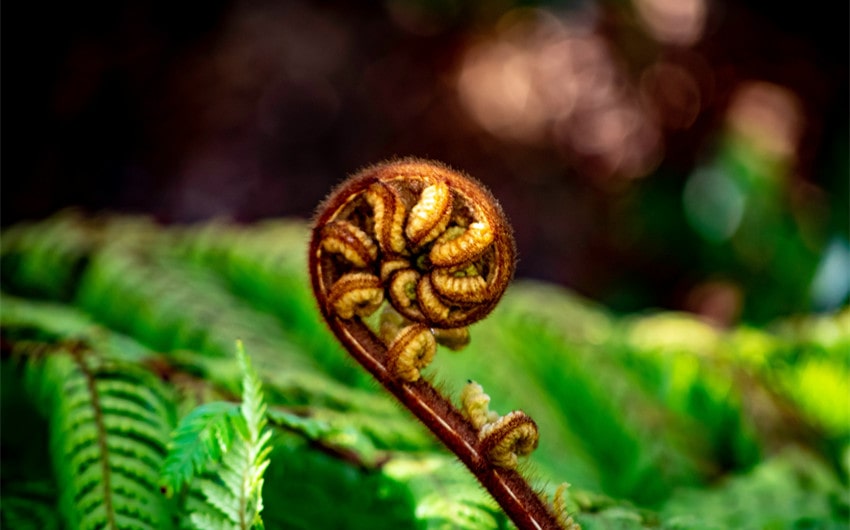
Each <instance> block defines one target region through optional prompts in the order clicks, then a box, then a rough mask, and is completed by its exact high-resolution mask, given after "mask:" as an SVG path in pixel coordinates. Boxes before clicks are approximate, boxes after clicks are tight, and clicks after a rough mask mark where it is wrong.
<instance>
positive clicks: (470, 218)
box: [310, 160, 516, 381]
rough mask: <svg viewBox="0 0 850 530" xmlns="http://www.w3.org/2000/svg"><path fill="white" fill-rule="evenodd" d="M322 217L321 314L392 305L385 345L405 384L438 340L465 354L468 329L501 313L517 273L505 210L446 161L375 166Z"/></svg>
mask: <svg viewBox="0 0 850 530" xmlns="http://www.w3.org/2000/svg"><path fill="white" fill-rule="evenodd" d="M320 210H321V214H320V217H319V219H318V220H317V223H316V230H315V231H314V234H313V240H312V242H311V246H310V253H311V254H310V259H311V264H312V265H313V267H311V269H312V271H313V287H314V289H315V291H316V293H317V295H318V297H319V300H320V304H321V306H322V307H321V310H322V311H323V313H324V315H325V317H326V318H328V319H332V318H335V317H337V318H341V319H353V318H357V317H359V318H366V317H368V316H370V315H372V314H373V313H375V312H376V311H377V310H378V309H379V308H380V307H381V306H382V305H383V304H384V302H387V304H388V305H389V308H388V309H387V310H385V311H383V312H382V313H381V316H380V319H381V329H382V331H381V338H382V339H383V340H384V342H385V344H386V346H387V347H388V348H389V349H390V351H391V352H392V353H391V354H390V356H389V357H390V361H389V364H390V369H391V371H392V372H393V374H394V375H395V376H397V377H399V378H401V379H404V380H407V381H415V380H416V379H418V378H419V370H420V369H421V368H422V367H424V366H425V365H427V364H428V362H429V361H430V360H431V358H432V357H433V355H434V352H435V350H436V345H437V343H440V344H444V345H446V346H448V347H450V348H452V349H458V348H461V347H463V346H464V345H465V343H466V342H467V341H468V337H469V335H468V332H467V331H466V329H465V328H466V326H468V325H469V324H471V323H473V322H476V321H478V320H480V319H481V318H483V317H484V316H486V315H487V314H488V313H489V312H490V311H491V310H492V309H493V307H494V306H495V305H496V303H497V302H498V301H499V298H501V296H502V294H503V293H504V292H505V289H506V288H507V286H508V284H509V283H510V280H511V278H512V276H513V272H514V265H515V261H516V250H515V248H514V241H513V236H512V234H511V229H510V225H509V224H508V222H507V220H506V218H505V215H504V213H503V212H502V209H501V207H500V206H499V204H498V203H497V202H496V200H495V199H494V198H493V196H492V195H491V194H490V193H489V192H488V191H487V190H486V189H485V188H484V187H483V186H482V185H481V184H480V183H478V182H477V181H475V180H473V179H472V178H470V177H467V176H465V175H462V174H460V173H458V172H456V171H453V170H451V169H449V168H448V167H446V166H444V165H442V164H437V163H434V162H426V161H421V160H402V161H397V162H389V163H385V164H381V165H377V166H373V167H370V168H368V169H366V170H364V171H362V172H360V173H359V174H357V175H355V176H354V177H352V178H351V179H349V180H348V181H346V182H345V183H344V184H343V185H342V186H340V187H339V188H337V189H336V190H335V191H334V192H333V193H332V194H331V195H330V197H329V198H328V199H327V200H326V201H325V204H324V206H323V207H322V208H321V209H320ZM392 313H396V314H397V315H398V316H395V315H393V314H392ZM388 322H389V323H388Z"/></svg>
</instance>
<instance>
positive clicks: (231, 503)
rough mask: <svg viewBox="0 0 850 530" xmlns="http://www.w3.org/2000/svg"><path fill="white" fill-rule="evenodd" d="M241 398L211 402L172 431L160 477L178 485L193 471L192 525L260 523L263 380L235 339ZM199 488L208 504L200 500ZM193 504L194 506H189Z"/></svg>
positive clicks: (264, 456) (242, 528)
mask: <svg viewBox="0 0 850 530" xmlns="http://www.w3.org/2000/svg"><path fill="white" fill-rule="evenodd" d="M237 356H238V360H239V364H240V366H241V368H242V403H241V405H235V404H231V403H221V402H215V403H208V404H206V405H201V406H200V407H198V408H196V409H195V410H193V411H192V412H190V413H189V415H187V416H186V418H184V419H183V421H181V423H180V425H179V426H178V428H177V429H176V430H175V432H174V435H173V436H172V442H171V444H170V445H169V448H170V452H169V455H168V458H167V459H166V465H165V466H164V469H163V478H162V481H163V483H164V484H165V485H166V488H167V489H168V490H170V491H175V490H177V489H178V488H182V486H183V484H184V483H188V482H189V481H190V480H191V479H192V477H193V476H195V477H197V479H196V480H194V481H193V482H192V488H191V491H190V492H189V498H188V501H187V508H188V511H189V517H188V521H189V523H190V524H191V525H192V526H193V527H194V528H210V529H237V530H248V529H250V528H262V527H263V524H262V519H261V518H260V512H262V510H263V502H262V489H263V474H264V473H265V470H266V468H267V467H268V465H269V463H270V459H269V453H270V452H271V444H270V439H271V435H272V431H271V429H269V428H268V419H267V417H266V413H267V405H266V403H265V400H264V398H263V390H262V383H261V382H260V379H259V377H258V376H257V373H256V372H255V371H254V369H253V367H252V366H251V362H250V360H249V359H248V357H247V355H246V354H245V351H244V347H243V346H242V343H241V342H239V343H237ZM199 493H200V494H201V495H202V496H203V498H204V501H205V506H198V503H197V500H196V499H197V496H198V494H199ZM189 505H195V507H192V508H189Z"/></svg>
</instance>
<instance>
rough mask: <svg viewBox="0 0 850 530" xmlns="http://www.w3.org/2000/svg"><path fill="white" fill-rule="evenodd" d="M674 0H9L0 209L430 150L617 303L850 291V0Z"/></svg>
mask: <svg viewBox="0 0 850 530" xmlns="http://www.w3.org/2000/svg"><path fill="white" fill-rule="evenodd" d="M671 1H672V0H655V1H649V0H644V1H643V2H641V1H637V0H636V1H635V2H625V1H600V2H590V1H587V2H551V3H546V2H542V3H537V2H512V1H508V0H501V1H489V0H479V1H471V2H460V1H452V0H434V1H427V0H410V1H402V0H396V1H385V2H372V3H368V2H341V1H336V2H334V1H328V2H306V1H304V2H270V1H251V0H244V1H242V0H233V1H225V0H216V1H209V2H196V1H187V2H155V1H142V0H139V1H129V2H112V3H97V2H93V3H84V5H82V4H80V3H64V2H62V3H60V2H55V3H54V2H6V3H5V4H4V5H3V12H2V77H3V83H2V116H3V121H2V125H3V128H2V210H1V211H0V213H2V224H3V226H8V225H10V224H12V223H16V222H19V221H21V220H25V219H38V218H43V217H45V216H49V215H51V214H53V213H55V212H57V211H59V210H61V209H63V208H66V207H69V206H78V207H82V208H84V209H85V210H87V211H90V212H93V213H94V212H100V211H104V210H107V211H116V212H133V213H145V214H150V215H153V216H154V217H155V218H156V219H158V220H159V221H161V222H164V223H175V222H192V221H199V220H203V219H208V218H211V217H229V218H232V219H234V220H237V221H245V222H249V221H252V220H256V219H261V218H267V217H273V216H275V217H276V216H299V217H309V216H310V215H311V213H312V211H313V208H315V206H316V205H317V204H318V202H319V201H320V200H321V199H322V198H323V196H324V195H325V194H326V193H327V192H328V191H329V190H330V189H331V187H332V186H333V185H334V184H335V183H336V182H339V181H340V180H341V179H343V178H344V177H345V176H346V175H348V174H351V173H353V172H355V171H356V170H357V169H359V168H361V167H363V166H365V165H368V164H371V163H374V162H377V161H380V160H383V159H386V158H389V157H393V156H407V155H415V156H421V157H428V158H435V159H439V160H442V161H444V162H446V163H448V164H450V165H452V166H454V167H456V168H458V169H462V170H465V171H467V172H469V173H470V174H472V175H474V176H476V177H477V178H479V179H480V180H482V181H483V182H485V183H486V184H487V185H488V186H490V187H491V189H492V190H493V192H494V194H495V195H496V196H497V197H498V198H499V199H500V200H501V202H502V204H503V206H504V208H505V210H506V211H507V213H508V215H509V217H510V218H511V220H512V222H513V223H514V226H515V231H516V236H517V240H518V247H519V250H520V262H519V271H518V275H519V276H521V277H530V278H538V279H544V280H549V281H554V282H557V283H559V284H562V285H564V286H567V287H569V288H572V289H575V290H577V291H578V292H579V293H580V294H582V295H585V296H589V297H592V298H594V299H596V300H599V301H601V302H603V303H605V304H607V305H609V306H610V307H612V308H614V309H616V310H620V311H634V310H640V309H643V308H646V307H665V308H671V309H685V310H690V311H694V312H696V313H699V314H702V315H703V316H705V317H706V318H708V319H709V320H711V321H713V322H715V323H717V324H719V325H728V324H732V323H735V322H737V321H739V320H740V319H743V320H745V321H750V322H755V323H761V322H769V321H771V320H772V319H774V318H777V317H781V316H785V315H788V314H793V313H801V312H807V311H812V310H828V309H832V308H835V307H836V306H839V305H842V304H845V303H846V300H847V293H846V292H843V294H842V291H841V290H842V289H845V291H846V289H847V287H846V283H847V282H845V281H843V280H842V278H841V276H842V267H843V265H845V264H847V260H848V259H850V258H847V255H848V252H850V251H847V232H848V208H847V202H848V162H847V160H848V105H847V103H848V90H850V88H848V32H847V29H848V6H846V5H841V3H840V2H835V3H832V2H828V3H827V2H824V3H816V4H801V3H788V2H781V3H777V2H767V1H756V0H750V1H745V2H731V1H729V2H722V1H714V2H708V1H707V0H706V1H698V0H693V1H692V2H690V3H688V2H684V3H682V2H676V1H672V3H671ZM683 5H684V6H697V7H698V8H700V6H701V8H702V9H703V11H702V13H703V16H701V17H697V18H696V19H693V18H691V19H688V18H687V16H686V15H687V14H685V15H683V14H682V13H680V12H676V9H677V8H676V6H679V7H678V9H679V11H681V9H682V8H681V6H683ZM671 6H672V7H671ZM665 10H666V11H665ZM671 10H672V11H671ZM659 13H661V14H660V15H659ZM671 13H672V14H671ZM653 16H654V17H656V19H655V20H656V22H657V24H659V25H660V26H658V25H656V26H653V25H652V23H651V21H652V17H653ZM659 17H660V18H659ZM677 17H678V18H677ZM682 17H685V18H682ZM693 20H697V21H698V23H699V27H700V28H701V29H700V30H698V31H695V32H692V34H687V31H685V33H683V31H684V30H683V29H682V28H685V29H687V28H688V27H689V26H688V24H689V23H690V22H693ZM648 21H649V22H648ZM659 21H660V22H659ZM665 24H666V26H665ZM658 27H661V30H659V29H658ZM665 27H666V31H667V33H664V31H665V29H664V28H665ZM659 31H660V33H659ZM670 35H672V37H671V36H670ZM565 58H567V59H568V60H567V59H565ZM748 161H749V162H748ZM705 167H710V168H715V169H717V168H721V169H720V170H718V171H720V173H722V174H723V175H726V176H725V177H724V179H725V180H723V182H727V181H729V182H733V183H737V184H735V186H737V187H735V186H733V189H739V190H744V191H743V192H742V193H743V196H744V197H745V198H746V200H745V201H744V202H743V204H744V207H743V210H742V211H743V212H744V213H743V214H741V215H742V216H743V217H741V218H740V219H743V220H740V228H739V229H737V230H733V231H732V233H726V232H724V233H723V234H721V235H720V236H718V235H717V233H716V231H715V233H714V235H712V232H711V230H712V228H711V226H709V227H708V228H706V227H702V228H700V227H699V226H697V225H698V224H699V221H694V219H695V218H699V213H698V212H697V214H694V212H693V211H689V208H691V209H694V208H695V209H697V210H699V209H700V208H702V206H700V205H701V204H703V201H704V204H705V205H707V206H706V208H707V209H706V210H705V211H706V212H707V213H706V214H705V215H706V216H708V217H707V218H708V219H711V218H712V216H714V215H715V213H713V212H718V211H719V212H725V211H727V210H726V209H725V208H727V206H724V205H726V204H727V202H728V204H731V205H734V204H737V203H736V202H735V201H736V200H737V199H735V197H737V196H729V197H727V196H725V195H723V194H722V193H721V194H719V195H718V196H717V197H719V199H717V197H715V199H717V200H715V202H716V203H717V204H714V203H712V202H711V201H712V197H713V196H705V197H703V195H702V192H701V191H700V190H702V189H703V188H700V187H699V186H697V185H696V184H695V185H693V186H691V188H688V182H703V181H704V182H717V179H714V180H711V179H708V180H706V179H703V181H700V180H699V178H697V177H695V175H700V174H701V173H699V171H700V168H705ZM720 173H718V174H720ZM721 188H722V187H721ZM688 189H691V190H692V191H693V190H697V191H694V192H693V193H692V194H691V195H690V197H691V199H690V201H691V202H690V203H689V202H688V200H689V199H687V198H686V197H687V196H688V192H687V191H686V190H688ZM707 189H709V191H710V190H712V189H714V188H711V187H710V186H709V188H707ZM719 189H720V188H719ZM722 189H726V188H722ZM709 195H711V194H710V193H709ZM732 195H734V193H733V194H732ZM694 197H696V198H694ZM724 197H726V198H724ZM727 198H728V201H727V200H726V199H727ZM695 201H696V202H695ZM689 205H690V206H689ZM712 208H713V209H712ZM694 215H696V216H697V217H694ZM729 215H730V219H732V218H734V219H738V217H735V215H733V214H729ZM710 224H711V223H709V225H710ZM733 224H734V223H733ZM736 226H738V225H736ZM706 230H707V231H708V232H707V233H708V235H706ZM721 231H722V230H721ZM748 234H749V235H748ZM842 260H844V261H842ZM825 263H830V264H831V265H830V267H831V268H830V267H827V266H826V265H825ZM836 264H837V265H836ZM825 270H827V271H832V273H831V275H830V274H827V273H825V272H824V271H825ZM846 270H847V269H843V272H845V273H846ZM836 271H837V273H836ZM824 278H826V279H824ZM818 282H820V283H818ZM817 286H819V287H817ZM818 293H820V294H818ZM824 293H828V294H824ZM829 293H831V295H829Z"/></svg>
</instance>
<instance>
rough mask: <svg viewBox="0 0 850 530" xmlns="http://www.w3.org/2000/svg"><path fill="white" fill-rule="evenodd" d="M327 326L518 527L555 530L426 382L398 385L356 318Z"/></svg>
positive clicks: (547, 514) (539, 503)
mask: <svg viewBox="0 0 850 530" xmlns="http://www.w3.org/2000/svg"><path fill="white" fill-rule="evenodd" d="M330 325H331V327H332V329H333V331H334V333H335V334H336V335H337V337H339V338H340V339H341V340H342V342H343V343H344V345H345V346H346V349H347V350H348V352H349V353H350V354H351V355H353V356H354V358H355V359H357V361H358V362H359V363H360V364H361V365H362V366H363V367H364V368H365V369H366V370H368V371H369V373H371V374H372V376H373V377H374V378H375V379H377V380H378V381H380V382H381V384H382V385H383V386H384V388H386V389H387V390H388V391H389V392H391V393H392V394H393V396H395V397H396V399H398V400H399V401H400V402H401V403H402V404H404V406H405V407H407V408H408V409H409V410H410V411H411V412H412V413H413V414H414V416H416V418H417V419H418V420H419V421H421V422H422V423H423V424H424V425H425V426H426V427H428V429H429V430H431V432H433V433H434V435H435V436H437V438H438V439H439V440H440V441H441V442H442V443H443V444H444V445H445V446H446V447H448V449H449V450H450V451H452V452H453V453H454V454H455V455H456V456H457V457H458V458H459V459H460V461H461V462H463V463H464V465H466V467H467V468H469V470H470V471H471V472H472V473H473V474H474V475H475V477H476V478H477V479H478V481H479V482H481V484H482V485H483V486H484V488H485V489H487V491H488V492H490V495H492V496H493V498H494V499H495V500H496V502H498V503H499V505H500V506H501V507H502V509H503V510H504V511H505V513H506V514H507V515H508V517H510V519H511V520H512V521H513V522H514V524H516V525H517V527H519V528H521V529H560V528H561V525H560V523H559V522H558V519H557V517H556V516H555V515H554V514H553V513H552V511H551V510H550V509H549V507H548V506H547V505H546V503H544V502H543V500H542V499H541V498H540V496H539V495H538V494H537V493H536V492H535V491H534V490H533V488H532V487H531V485H530V484H529V483H528V482H527V481H526V480H525V478H523V477H522V475H520V474H519V473H518V472H517V471H516V470H513V469H500V468H497V467H494V466H492V465H491V464H490V463H489V462H488V461H487V459H486V458H485V457H484V456H483V455H482V454H481V453H480V452H479V450H478V446H479V443H478V435H477V433H476V431H475V430H474V429H473V427H472V426H471V425H470V423H469V421H468V420H467V419H466V418H465V417H464V416H463V415H462V414H461V413H460V412H459V411H458V410H457V409H456V408H455V407H454V405H452V403H451V402H450V401H449V400H448V399H446V398H445V397H443V396H442V395H441V394H440V393H439V392H437V390H436V389H435V388H434V387H433V386H431V384H430V383H428V382H427V381H425V380H424V379H420V380H419V381H416V382H415V383H403V382H399V381H397V380H396V379H394V378H393V377H391V375H390V373H389V371H388V370H387V368H386V367H385V363H384V359H386V355H387V348H386V346H384V345H383V344H382V343H381V342H380V341H379V340H376V339H375V336H374V335H373V334H372V332H371V331H370V330H369V328H367V327H366V325H365V324H363V323H362V322H360V321H358V320H343V319H340V318H336V317H333V318H332V319H331V320H330Z"/></svg>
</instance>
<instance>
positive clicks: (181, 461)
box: [162, 401, 239, 495]
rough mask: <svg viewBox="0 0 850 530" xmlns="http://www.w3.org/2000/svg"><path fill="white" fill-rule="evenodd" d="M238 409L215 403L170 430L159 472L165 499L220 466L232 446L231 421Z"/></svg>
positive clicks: (235, 406) (185, 418) (187, 417)
mask: <svg viewBox="0 0 850 530" xmlns="http://www.w3.org/2000/svg"><path fill="white" fill-rule="evenodd" d="M238 412H239V405H237V404H236V403H227V402H223V401H215V402H212V403H204V404H203V405H200V406H198V407H196V408H195V409H194V410H192V411H191V412H189V414H187V415H186V416H185V417H183V419H181V420H180V423H179V424H178V425H177V428H176V429H175V430H174V433H173V434H172V435H171V441H170V442H169V443H168V456H167V457H166V459H165V464H164V465H163V468H162V485H163V487H164V488H165V490H166V494H167V495H172V494H173V493H174V492H176V491H179V490H180V489H181V488H182V487H183V485H184V484H188V483H190V482H191V480H192V478H193V477H194V476H196V475H200V474H201V473H203V472H204V471H206V470H207V469H209V468H210V467H211V466H212V465H213V464H214V463H217V462H220V461H221V459H222V456H223V455H224V453H226V452H227V451H228V450H229V449H230V447H231V445H233V434H234V433H233V428H232V427H231V425H230V422H231V421H232V418H233V416H234V415H235V414H238Z"/></svg>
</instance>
